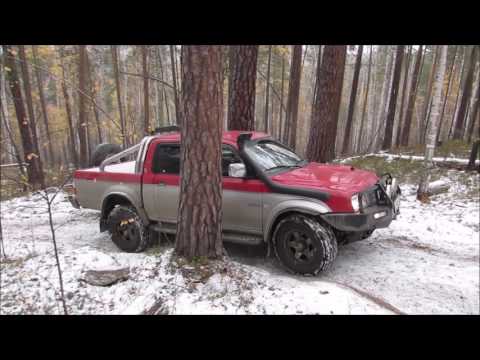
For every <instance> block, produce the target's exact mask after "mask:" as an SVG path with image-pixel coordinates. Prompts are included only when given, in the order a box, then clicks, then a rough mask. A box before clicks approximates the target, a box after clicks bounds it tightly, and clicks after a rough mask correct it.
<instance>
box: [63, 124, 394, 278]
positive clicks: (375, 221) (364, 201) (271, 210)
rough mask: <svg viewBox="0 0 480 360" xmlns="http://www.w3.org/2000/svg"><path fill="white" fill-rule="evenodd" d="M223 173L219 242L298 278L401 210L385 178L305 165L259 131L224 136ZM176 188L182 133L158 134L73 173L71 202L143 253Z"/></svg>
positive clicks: (162, 229) (127, 247) (169, 222)
mask: <svg viewBox="0 0 480 360" xmlns="http://www.w3.org/2000/svg"><path fill="white" fill-rule="evenodd" d="M129 158H131V159H132V160H129ZM222 172H223V208H222V211H223V224H222V225H223V239H224V241H226V242H236V243H241V244H251V245H253V244H262V243H267V244H268V245H269V249H270V248H273V250H274V253H275V255H276V257H277V259H278V260H279V262H280V264H281V265H283V267H284V268H285V269H286V270H288V271H290V272H293V273H297V274H309V275H316V274H317V273H319V272H321V271H324V270H326V269H328V268H329V267H330V266H331V264H332V262H333V261H334V259H335V257H336V255H337V244H338V243H347V242H352V241H356V240H361V239H365V238H367V237H369V236H370V235H371V234H372V232H373V231H374V230H375V229H378V228H384V227H387V226H389V224H390V223H391V221H392V220H393V219H395V217H396V216H397V214H398V213H399V198H400V196H399V194H400V188H399V186H398V184H397V181H396V180H395V179H394V178H392V176H390V175H389V174H386V175H383V176H381V177H379V176H377V175H376V174H374V173H372V172H369V171H364V170H360V169H356V168H354V167H351V166H345V165H338V164H320V163H315V162H308V161H306V160H304V159H302V158H301V157H300V156H299V155H297V154H296V153H295V152H294V151H292V150H291V149H289V148H288V147H287V146H285V145H282V144H281V143H280V142H278V141H276V140H275V139H274V138H272V137H270V136H269V135H267V134H265V133H261V132H245V131H225V132H223V137H222ZM179 184H180V133H179V132H178V130H176V131H172V129H166V130H165V131H162V129H158V132H156V133H155V134H152V135H151V136H146V137H145V138H143V140H142V141H141V142H140V143H139V144H137V145H135V146H133V147H131V148H128V149H126V150H123V151H121V152H119V153H116V154H113V155H111V154H109V156H108V157H106V159H105V160H103V161H102V162H101V163H100V166H97V167H92V168H89V169H81V170H77V171H75V173H74V179H73V184H72V185H73V186H72V187H73V191H72V192H71V193H70V196H69V199H70V201H71V203H72V205H73V206H75V207H77V208H80V207H83V208H88V209H96V210H99V211H100V212H101V214H100V231H102V232H103V231H109V232H110V233H111V237H112V240H113V242H114V243H115V244H116V245H117V246H118V247H119V248H120V249H121V250H123V251H127V252H140V251H143V250H145V249H146V248H147V247H148V246H149V244H150V243H151V239H152V238H153V237H154V236H155V234H158V233H166V234H175V232H176V221H177V211H178V200H179Z"/></svg>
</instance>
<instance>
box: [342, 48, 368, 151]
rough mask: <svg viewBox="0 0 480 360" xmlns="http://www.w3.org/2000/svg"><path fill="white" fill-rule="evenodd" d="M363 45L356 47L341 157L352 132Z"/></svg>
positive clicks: (347, 148) (348, 148) (348, 146)
mask: <svg viewBox="0 0 480 360" xmlns="http://www.w3.org/2000/svg"><path fill="white" fill-rule="evenodd" d="M362 55H363V45H359V46H358V52H357V59H356V61H355V70H354V73H353V81H352V90H351V92H350V104H349V106H348V115H347V126H346V128H345V135H344V137H343V146H342V155H345V154H347V153H348V152H349V151H350V132H351V131H352V124H353V114H354V113H355V101H356V99H357V91H358V77H359V75H360V69H361V67H362Z"/></svg>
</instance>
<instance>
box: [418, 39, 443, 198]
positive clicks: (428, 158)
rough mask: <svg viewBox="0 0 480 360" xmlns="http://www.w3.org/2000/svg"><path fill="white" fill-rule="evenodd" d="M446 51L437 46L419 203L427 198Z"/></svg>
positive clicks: (440, 102) (440, 104)
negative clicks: (436, 61)
mask: <svg viewBox="0 0 480 360" xmlns="http://www.w3.org/2000/svg"><path fill="white" fill-rule="evenodd" d="M447 50H448V46H446V45H441V46H439V64H438V66H437V69H436V71H435V82H434V84H435V85H434V87H435V88H434V90H433V99H432V100H433V104H432V112H431V120H430V121H429V122H428V129H427V135H426V137H425V140H426V141H425V162H424V168H423V171H422V174H421V179H420V184H419V186H418V190H417V199H419V200H421V201H425V200H426V199H427V198H428V185H429V183H430V176H431V169H432V167H433V161H432V160H433V155H434V153H435V145H436V138H437V127H438V124H439V122H440V111H441V106H442V89H443V80H444V76H445V69H446V66H447Z"/></svg>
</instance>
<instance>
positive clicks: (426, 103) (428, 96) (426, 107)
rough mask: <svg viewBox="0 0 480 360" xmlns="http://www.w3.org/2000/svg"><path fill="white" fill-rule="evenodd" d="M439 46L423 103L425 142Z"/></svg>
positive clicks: (422, 119) (434, 53) (423, 138)
mask: <svg viewBox="0 0 480 360" xmlns="http://www.w3.org/2000/svg"><path fill="white" fill-rule="evenodd" d="M437 54H438V47H437V46H436V47H435V50H434V52H433V65H432V69H431V71H430V76H429V80H428V88H427V94H426V96H425V101H424V104H423V113H422V118H421V119H420V120H421V123H422V124H423V126H422V127H421V128H420V131H421V134H420V135H421V138H420V140H421V142H422V143H424V142H425V136H426V133H427V127H428V120H429V118H430V117H429V114H428V111H429V108H430V106H431V96H432V89H433V81H434V75H435V70H436V68H437V60H438V56H437Z"/></svg>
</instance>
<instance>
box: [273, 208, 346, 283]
mask: <svg viewBox="0 0 480 360" xmlns="http://www.w3.org/2000/svg"><path fill="white" fill-rule="evenodd" d="M273 243H274V249H275V255H276V257H277V259H278V260H279V261H280V263H281V264H282V265H283V266H284V267H285V268H286V269H287V270H288V271H290V272H292V273H295V274H302V275H316V274H318V273H319V272H321V271H325V270H327V269H328V268H329V267H330V266H331V265H332V263H333V261H334V260H335V258H336V256H337V240H336V238H335V234H334V233H333V231H332V230H331V228H330V227H329V226H328V225H323V224H321V223H320V222H319V221H318V220H316V219H314V218H312V217H309V216H305V215H302V214H294V215H290V216H288V217H286V218H284V219H282V220H281V221H280V222H279V223H278V225H277V227H276V229H275V232H274V234H273Z"/></svg>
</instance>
